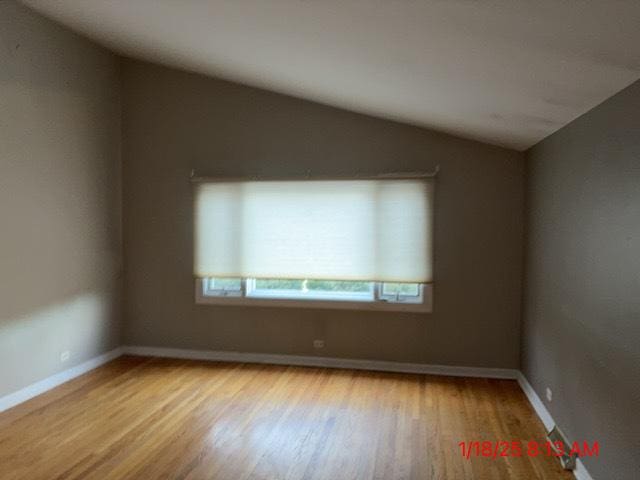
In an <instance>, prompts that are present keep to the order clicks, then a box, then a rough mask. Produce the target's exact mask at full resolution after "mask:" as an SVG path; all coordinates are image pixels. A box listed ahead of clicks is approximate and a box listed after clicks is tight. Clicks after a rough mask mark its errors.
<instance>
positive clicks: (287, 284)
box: [256, 278, 304, 290]
mask: <svg viewBox="0 0 640 480" xmlns="http://www.w3.org/2000/svg"><path fill="white" fill-rule="evenodd" d="M303 283H304V280H294V279H276V278H258V279H256V289H257V290H302V284H303Z"/></svg>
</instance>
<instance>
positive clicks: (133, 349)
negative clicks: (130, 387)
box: [124, 346, 519, 379]
mask: <svg viewBox="0 0 640 480" xmlns="http://www.w3.org/2000/svg"><path fill="white" fill-rule="evenodd" d="M124 352H125V353H127V354H130V355H139V356H143V357H168V358H185V359H191V360H210V361H218V362H241V363H267V364H273V365H295V366H304V367H328V368H343V369H344V368H348V369H354V370H374V371H380V372H397V373H422V374H429V375H447V376H454V377H479V378H505V379H516V378H517V376H518V373H519V372H518V371H517V370H515V369H509V368H484V367H457V366H447V365H429V364H422V363H403V362H387V361H381V360H362V359H349V358H333V357H312V356H301V355H276V354H270V353H245V352H227V351H216V350H183V349H179V348H162V347H138V346H127V347H124Z"/></svg>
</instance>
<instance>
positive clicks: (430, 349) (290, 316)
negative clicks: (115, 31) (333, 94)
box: [123, 60, 524, 367]
mask: <svg viewBox="0 0 640 480" xmlns="http://www.w3.org/2000/svg"><path fill="white" fill-rule="evenodd" d="M123 112H124V116H123V122H124V124H123V139H124V147H123V168H124V200H123V201H124V232H125V246H126V249H125V265H126V267H125V270H126V280H125V292H126V299H127V300H126V333H125V341H126V343H128V344H134V345H150V346H166V347H182V348H193V349H219V350H233V351H250V352H269V353H280V354H301V355H314V354H316V353H317V352H315V351H314V350H313V348H312V340H313V339H314V338H323V339H325V341H326V348H325V349H324V350H323V351H321V354H323V355H327V356H334V357H350V358H370V359H383V360H397V361H409V362H427V363H437V364H451V365H473V366H488V367H518V362H519V335H520V332H519V325H520V303H521V298H520V294H521V264H522V261H521V260H522V210H523V204H522V201H523V182H524V179H523V157H522V155H521V154H519V153H516V152H513V151H509V150H504V149H500V148H497V147H491V146H487V145H483V144H480V143H475V142H472V141H465V140H460V139H456V138H454V137H451V136H447V135H443V134H439V133H434V132H430V131H427V130H422V129H419V128H414V127H409V126H405V125H400V124H397V123H393V122H389V121H383V120H378V119H373V118H370V117H366V116H362V115H357V114H353V113H348V112H345V111H341V110H337V109H334V108H329V107H325V106H321V105H318V104H314V103H310V102H306V101H301V100H296V99H293V98H289V97H286V96H281V95H277V94H273V93H268V92H265V91H261V90H257V89H253V88H248V87H244V86H241V85H237V84H232V83H227V82H224V81H220V80H215V79H211V78H205V77H202V76H198V75H193V74H188V73H184V72H180V71H176V70H171V69H168V68H163V67H159V66H153V65H151V64H146V63H140V62H136V61H131V60H127V61H125V62H124V64H123ZM438 164H439V165H441V167H442V171H441V175H440V177H439V178H438V183H437V192H436V202H437V204H436V232H435V281H436V287H435V309H434V312H433V313H432V314H408V313H390V312H364V311H362V312H354V311H340V310H311V309H282V308H258V307H251V308H248V307H216V306H210V305H201V306H196V305H194V281H193V277H192V255H193V249H192V243H193V234H192V227H193V225H192V190H191V186H190V184H189V181H188V176H189V172H190V170H191V169H192V168H195V169H197V171H198V173H199V174H202V175H223V176H224V175H232V176H254V175H271V176H273V175H280V176H299V175H304V174H306V173H307V172H308V171H310V172H311V173H312V174H314V175H322V174H340V175H350V174H375V173H380V172H392V171H415V170H431V169H433V168H434V167H435V166H436V165H438Z"/></svg>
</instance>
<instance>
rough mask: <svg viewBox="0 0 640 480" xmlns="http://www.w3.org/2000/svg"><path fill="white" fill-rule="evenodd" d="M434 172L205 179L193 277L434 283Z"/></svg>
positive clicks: (198, 200) (198, 196)
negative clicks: (389, 175) (365, 176)
mask: <svg viewBox="0 0 640 480" xmlns="http://www.w3.org/2000/svg"><path fill="white" fill-rule="evenodd" d="M432 219H433V183H432V180H431V179H375V180H310V181H247V182H215V183H202V184H198V185H197V186H196V192H195V275H196V276H197V277H200V278H205V277H239V278H306V279H333V280H367V281H380V282H383V281H384V282H417V283H428V282H431V281H432Z"/></svg>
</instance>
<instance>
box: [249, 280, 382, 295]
mask: <svg viewBox="0 0 640 480" xmlns="http://www.w3.org/2000/svg"><path fill="white" fill-rule="evenodd" d="M255 288H256V289H257V290H295V291H300V292H369V291H371V283H370V282H354V281H346V280H299V279H268V278H267V279H265V278H261V279H256V287H255Z"/></svg>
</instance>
